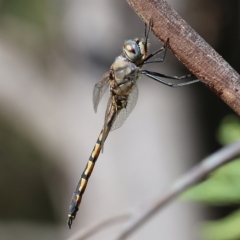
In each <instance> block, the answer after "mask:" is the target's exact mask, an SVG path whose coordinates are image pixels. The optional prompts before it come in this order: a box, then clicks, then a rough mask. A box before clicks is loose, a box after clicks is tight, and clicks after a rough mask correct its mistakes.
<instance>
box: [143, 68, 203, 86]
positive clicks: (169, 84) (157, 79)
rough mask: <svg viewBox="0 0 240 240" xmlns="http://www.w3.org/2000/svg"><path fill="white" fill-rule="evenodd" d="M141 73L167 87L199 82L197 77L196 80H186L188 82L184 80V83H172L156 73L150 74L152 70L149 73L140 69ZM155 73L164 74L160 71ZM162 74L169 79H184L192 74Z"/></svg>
mask: <svg viewBox="0 0 240 240" xmlns="http://www.w3.org/2000/svg"><path fill="white" fill-rule="evenodd" d="M141 73H142V74H144V75H145V76H147V77H149V78H151V79H153V80H155V81H157V82H160V83H162V84H164V85H166V86H168V87H184V86H187V85H190V84H193V83H197V82H200V81H199V80H198V79H196V80H192V81H188V82H185V83H179V84H173V83H169V82H166V81H164V80H162V79H161V78H159V77H157V76H156V75H152V74H150V73H152V72H150V73H149V71H147V70H142V71H141ZM156 74H158V75H164V74H161V73H156ZM164 76H165V77H166V78H170V79H173V80H181V79H184V78H187V77H191V76H192V75H191V74H188V75H184V76H182V77H176V76H167V75H164ZM162 77H163V76H162ZM171 77H175V78H171Z"/></svg>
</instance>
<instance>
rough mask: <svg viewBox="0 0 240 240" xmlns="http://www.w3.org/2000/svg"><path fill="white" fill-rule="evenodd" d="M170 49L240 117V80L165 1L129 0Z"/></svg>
mask: <svg viewBox="0 0 240 240" xmlns="http://www.w3.org/2000/svg"><path fill="white" fill-rule="evenodd" d="M127 2H128V3H129V5H130V6H131V7H132V8H133V9H134V10H135V12H136V13H137V14H138V15H139V16H140V17H141V18H142V19H143V20H144V22H146V23H149V21H150V19H152V21H153V27H152V31H153V33H154V34H155V35H156V36H157V37H158V38H159V39H160V40H161V41H162V42H166V41H167V39H168V38H169V39H170V41H169V49H170V50H171V51H172V52H173V53H174V54H175V56H176V57H177V58H178V59H179V60H180V61H181V62H182V63H183V64H184V65H185V66H186V67H187V68H188V69H189V70H190V71H191V72H192V73H193V74H194V75H195V76H196V77H197V78H198V79H200V80H201V81H202V82H203V83H204V84H205V85H206V86H207V87H209V88H210V89H211V90H212V91H214V92H215V93H216V94H217V95H218V96H219V97H220V98H221V99H222V100H223V101H224V102H226V103H227V104H228V105H229V106H230V107H231V108H232V109H233V110H234V111H235V112H236V113H238V115H240V76H239V74H238V73H237V72H236V71H235V70H234V69H233V68H232V67H231V66H230V65H229V64H228V63H227V62H226V61H225V60H224V59H223V58H222V57H221V56H220V55H219V54H218V53H217V52H216V51H215V50H214V49H213V48H211V46H210V45H209V44H208V43H206V42H205V41H204V40H203V39H202V38H201V37H200V36H199V35H198V34H197V33H196V32H195V31H194V30H193V29H192V28H191V27H190V26H189V25H188V24H187V23H186V22H185V21H184V20H183V19H182V18H181V17H180V16H179V15H178V13H177V12H176V11H175V10H174V9H172V7H171V6H170V5H169V4H168V3H167V2H166V1H165V0H127Z"/></svg>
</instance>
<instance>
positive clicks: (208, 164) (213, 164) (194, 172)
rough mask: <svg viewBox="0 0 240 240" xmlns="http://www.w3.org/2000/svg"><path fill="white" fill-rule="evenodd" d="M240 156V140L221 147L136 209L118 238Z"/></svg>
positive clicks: (124, 235)
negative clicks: (159, 194) (150, 200)
mask: <svg viewBox="0 0 240 240" xmlns="http://www.w3.org/2000/svg"><path fill="white" fill-rule="evenodd" d="M238 156H240V141H238V142H236V143H233V144H231V145H229V146H226V147H224V148H221V149H220V150H218V151H217V152H215V153H213V154H212V155H210V156H209V157H207V158H205V159H204V160H203V161H202V162H201V163H200V164H198V165H197V166H195V167H194V168H193V169H191V170H190V171H189V172H187V173H186V174H185V175H184V176H183V177H182V178H180V179H179V181H177V182H176V184H175V185H173V187H172V188H170V190H169V191H168V192H167V193H166V194H165V195H163V196H162V197H159V198H157V199H155V200H154V201H152V202H151V203H148V204H147V205H146V206H145V207H143V206H141V207H138V208H137V209H136V210H135V215H133V217H132V218H131V219H129V221H128V222H127V223H126V225H125V229H124V230H123V232H122V233H121V234H120V236H119V237H118V238H117V240H123V239H126V238H127V237H128V236H129V235H130V234H132V233H133V232H134V231H136V229H137V228H139V227H140V226H141V225H142V224H143V223H145V222H146V221H147V220H149V218H150V217H152V216H153V215H154V214H156V213H157V212H158V211H159V210H161V209H162V208H163V207H164V206H165V205H167V204H169V203H170V202H171V201H172V200H174V199H176V198H177V197H178V196H179V195H180V194H181V193H183V191H185V190H186V189H188V188H190V187H191V186H193V185H195V184H197V183H198V182H200V181H201V180H203V179H205V178H206V177H207V176H208V174H209V173H211V172H212V171H213V170H215V169H216V168H218V167H220V166H222V165H223V164H225V163H227V162H229V161H231V160H233V159H235V158H236V157H238Z"/></svg>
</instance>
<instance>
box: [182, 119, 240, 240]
mask: <svg viewBox="0 0 240 240" xmlns="http://www.w3.org/2000/svg"><path fill="white" fill-rule="evenodd" d="M217 137H218V140H219V142H220V143H221V144H223V145H227V144H230V143H232V142H235V141H237V140H238V139H240V119H239V118H238V117H236V116H233V115H230V116H227V117H226V118H224V119H223V121H222V123H221V124H220V127H219V131H218V133H217ZM182 197H183V198H184V199H188V200H192V201H195V202H201V203H205V204H207V205H211V206H224V205H225V206H226V205H232V204H235V205H236V204H239V203H240V159H236V160H235V161H232V162H230V163H228V164H226V165H225V166H222V167H221V168H219V169H217V170H216V171H214V172H213V173H212V174H211V176H210V177H209V178H208V179H207V180H205V181H204V182H202V183H200V184H199V185H197V186H195V187H193V188H192V189H190V190H188V191H186V193H184V194H183V196H182ZM239 226H240V210H239V211H235V212H234V213H232V214H230V215H228V216H227V217H225V218H223V219H220V220H216V221H207V222H205V223H204V224H203V227H202V236H203V239H209V240H235V239H236V240H237V239H240V228H239Z"/></svg>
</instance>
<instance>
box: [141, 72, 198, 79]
mask: <svg viewBox="0 0 240 240" xmlns="http://www.w3.org/2000/svg"><path fill="white" fill-rule="evenodd" d="M140 73H141V74H144V75H146V74H148V77H149V75H151V76H154V77H162V78H168V79H172V80H183V79H186V78H190V77H192V76H194V75H193V74H186V75H183V76H171V75H166V74H163V73H158V72H152V71H148V70H141V71H140Z"/></svg>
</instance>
